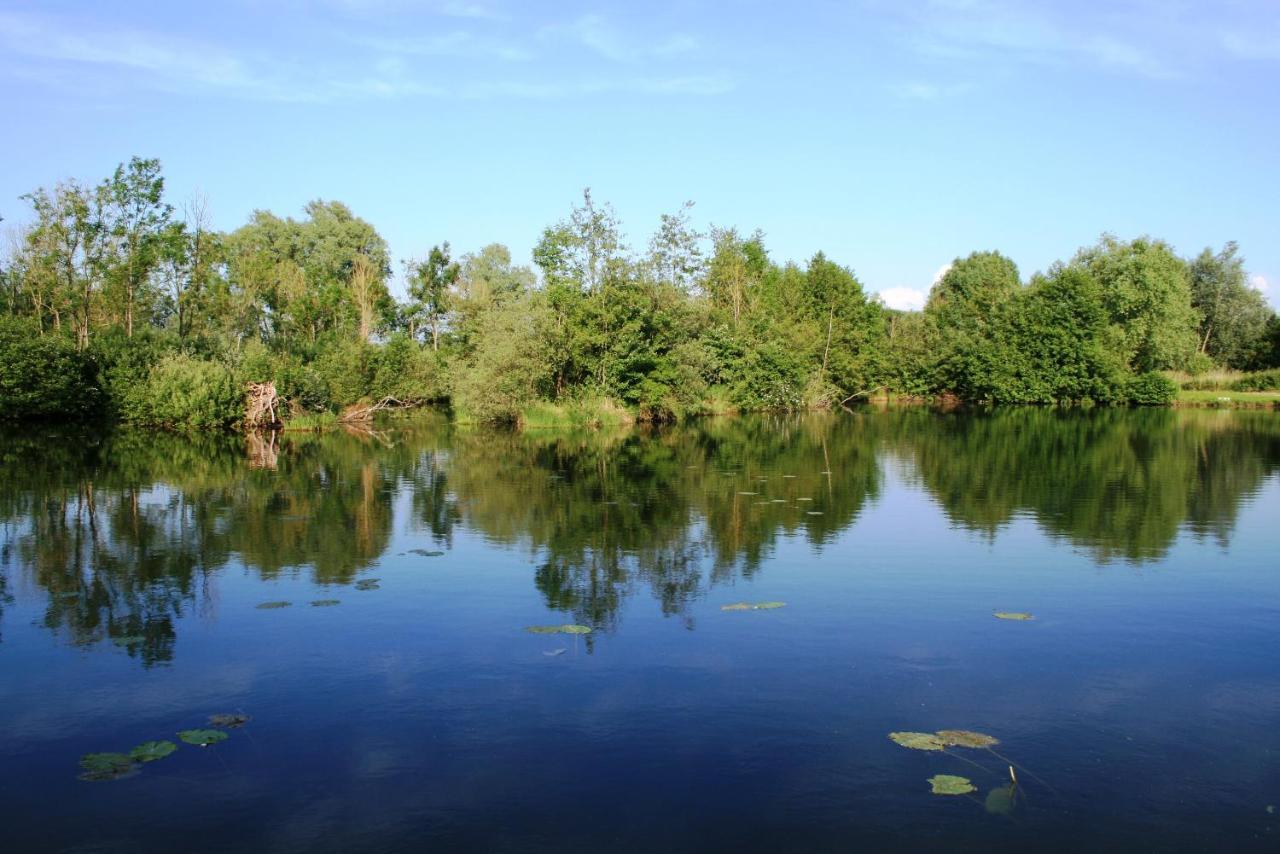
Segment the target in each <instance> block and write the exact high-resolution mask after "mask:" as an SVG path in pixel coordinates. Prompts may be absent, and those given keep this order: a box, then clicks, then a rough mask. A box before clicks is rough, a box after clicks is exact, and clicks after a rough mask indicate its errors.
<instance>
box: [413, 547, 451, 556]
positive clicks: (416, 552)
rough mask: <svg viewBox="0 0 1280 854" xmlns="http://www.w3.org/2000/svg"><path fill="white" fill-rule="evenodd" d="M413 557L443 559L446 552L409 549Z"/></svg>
mask: <svg viewBox="0 0 1280 854" xmlns="http://www.w3.org/2000/svg"><path fill="white" fill-rule="evenodd" d="M409 554H411V555H421V556H422V557H443V556H444V552H440V551H428V550H427V549H409Z"/></svg>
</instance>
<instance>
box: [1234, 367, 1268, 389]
mask: <svg viewBox="0 0 1280 854" xmlns="http://www.w3.org/2000/svg"><path fill="white" fill-rule="evenodd" d="M1231 390H1232V391H1280V368H1275V369H1272V370H1270V371H1258V372H1257V373H1253V374H1246V375H1245V376H1243V377H1241V378H1240V379H1238V380H1236V381H1235V382H1233V383H1232V384H1231Z"/></svg>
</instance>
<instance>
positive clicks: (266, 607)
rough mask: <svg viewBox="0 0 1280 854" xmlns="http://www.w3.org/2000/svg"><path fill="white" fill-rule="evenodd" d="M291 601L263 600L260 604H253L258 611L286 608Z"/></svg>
mask: <svg viewBox="0 0 1280 854" xmlns="http://www.w3.org/2000/svg"><path fill="white" fill-rule="evenodd" d="M292 604H293V603H292V602H263V603H262V604H261V605H255V606H254V607H255V608H257V609H258V610H259V611H269V610H272V609H274V608H288V607H289V606H290V605H292Z"/></svg>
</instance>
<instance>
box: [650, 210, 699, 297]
mask: <svg viewBox="0 0 1280 854" xmlns="http://www.w3.org/2000/svg"><path fill="white" fill-rule="evenodd" d="M692 209H693V202H685V203H684V204H683V205H681V206H680V210H679V211H677V212H676V213H674V214H663V215H662V219H661V224H660V226H659V227H658V231H657V232H656V233H655V234H654V235H653V237H652V238H651V239H650V241H649V258H648V265H649V268H650V270H651V271H652V272H653V275H654V277H655V278H657V280H658V281H660V282H668V283H670V284H672V285H674V286H675V287H676V288H678V289H679V290H681V291H684V292H688V291H690V290H691V289H692V288H693V286H694V285H695V284H696V283H697V282H698V281H700V280H701V278H702V275H703V272H704V270H705V269H706V261H705V259H704V258H703V257H702V247H701V241H702V238H703V235H702V234H701V233H700V232H698V231H697V230H695V229H694V228H692V227H691V226H690V225H689V220H690V217H689V211H691V210H692Z"/></svg>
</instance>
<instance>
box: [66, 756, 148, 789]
mask: <svg viewBox="0 0 1280 854" xmlns="http://www.w3.org/2000/svg"><path fill="white" fill-rule="evenodd" d="M136 773H138V766H137V764H136V763H135V762H134V761H133V760H132V759H130V758H129V757H128V756H125V755H124V754H123V753H86V754H85V755H84V756H81V757H80V775H79V777H78V778H77V779H80V780H87V781H89V782H91V783H101V782H105V781H107V780H123V779H124V778H125V777H132V776H133V775H134V774H136Z"/></svg>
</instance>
